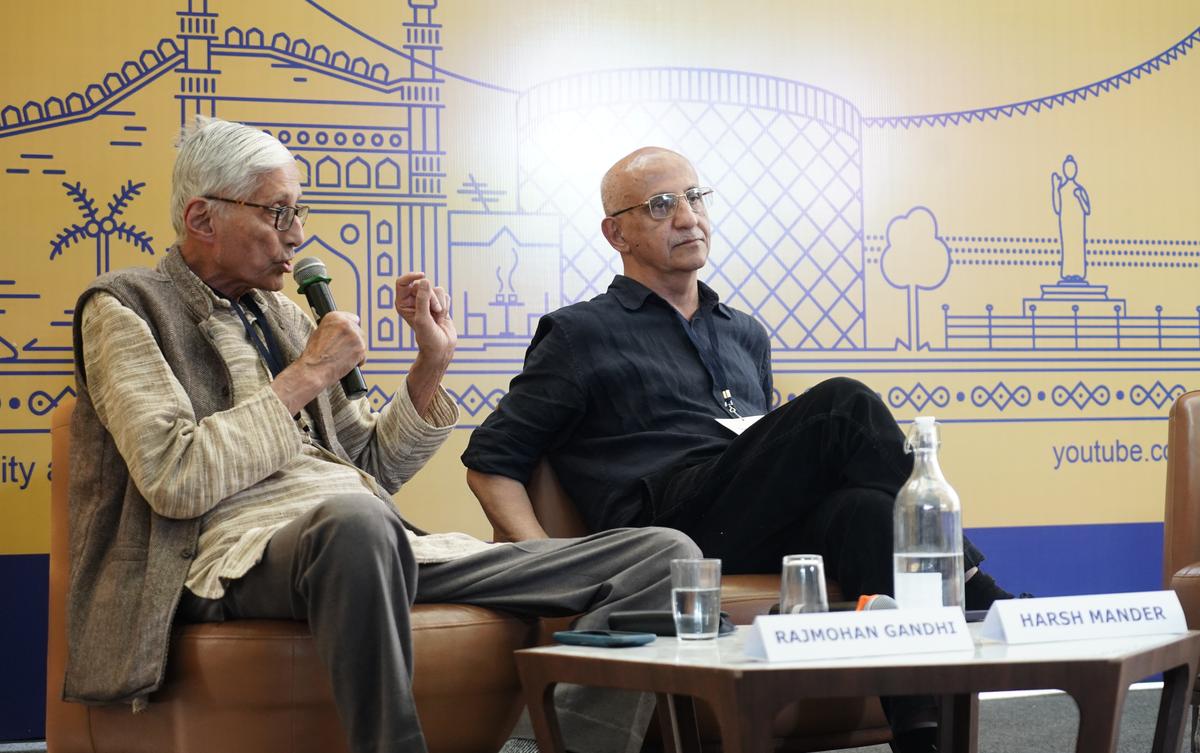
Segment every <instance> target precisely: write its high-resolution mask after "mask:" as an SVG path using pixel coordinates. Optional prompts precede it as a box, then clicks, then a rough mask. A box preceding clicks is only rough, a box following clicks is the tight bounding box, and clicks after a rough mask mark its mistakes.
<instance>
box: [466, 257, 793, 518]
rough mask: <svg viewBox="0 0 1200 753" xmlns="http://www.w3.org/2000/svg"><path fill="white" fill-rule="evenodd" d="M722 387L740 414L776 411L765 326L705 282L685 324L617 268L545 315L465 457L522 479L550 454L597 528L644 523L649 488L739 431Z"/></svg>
mask: <svg viewBox="0 0 1200 753" xmlns="http://www.w3.org/2000/svg"><path fill="white" fill-rule="evenodd" d="M689 330H690V333H689ZM714 344H715V348H714V347H713V346H714ZM719 378H720V381H723V382H724V383H718V380H719ZM725 389H728V390H729V391H730V393H731V397H732V400H733V403H734V405H735V407H736V409H737V411H738V413H740V414H741V415H743V416H748V415H759V414H764V413H766V412H767V411H768V410H770V405H771V399H772V385H771V348H770V343H769V341H768V339H767V334H766V331H765V330H764V328H763V326H762V325H761V324H760V323H759V322H758V321H756V320H755V319H753V318H751V317H750V316H748V315H746V314H743V313H742V312H740V311H735V310H734V309H731V308H729V307H728V306H726V305H725V304H723V303H721V302H720V301H719V299H718V297H717V294H716V293H715V292H713V290H712V289H711V288H709V287H708V286H707V285H705V284H704V283H700V307H699V309H698V310H697V311H696V314H695V315H694V316H693V317H692V320H691V322H688V321H687V320H685V319H684V318H683V317H682V316H681V315H680V314H679V312H677V311H676V310H675V309H674V308H673V307H672V306H671V305H670V304H669V303H667V302H666V301H665V300H663V299H662V298H660V297H659V296H658V295H657V294H655V293H653V292H652V291H650V289H649V288H647V287H645V286H644V285H642V284H640V283H638V282H635V281H634V280H632V279H630V278H628V277H625V276H623V275H617V276H616V277H615V278H614V279H613V282H612V284H611V285H609V287H608V291H607V292H605V293H603V294H601V295H599V296H596V297H595V298H593V299H592V300H590V301H585V302H582V303H576V304H573V305H571V306H567V307H565V308H562V309H559V310H558V311H555V312H553V313H551V314H547V315H546V316H544V317H542V319H541V321H540V322H539V323H538V328H537V332H536V333H535V334H534V336H533V341H532V342H531V343H530V345H529V350H528V351H526V353H525V367H524V369H523V370H522V371H521V373H520V374H518V375H517V376H516V377H514V378H513V380H512V384H511V385H510V386H509V392H508V394H507V395H505V397H504V398H503V399H502V400H501V401H500V404H499V406H498V407H497V408H496V411H495V412H494V413H492V415H490V416H489V417H488V418H487V420H486V421H484V422H483V424H482V425H481V426H480V427H479V428H478V429H476V430H475V432H474V433H473V434H472V436H471V441H470V444H469V445H468V446H467V450H466V452H464V453H463V456H462V461H463V464H464V465H466V466H467V467H468V468H472V469H474V470H476V471H480V472H482V473H490V474H497V475H501V476H507V477H508V478H512V479H515V480H517V481H519V482H521V483H523V484H524V483H527V482H528V480H529V475H530V473H532V471H533V468H534V466H536V465H537V463H538V461H539V460H540V459H541V458H542V456H543V455H548V456H549V459H550V463H551V465H552V466H553V467H554V470H555V472H556V473H557V475H558V477H559V480H560V481H561V482H562V485H563V487H564V489H566V491H567V493H568V494H569V495H570V496H571V499H572V500H574V501H575V504H576V506H577V507H578V508H579V512H580V514H581V515H582V516H583V519H584V522H585V523H587V525H588V527H589V528H590V529H591V530H594V531H595V530H603V529H608V528H615V527H620V526H624V525H630V524H635V523H644V522H646V521H647V520H648V510H647V509H646V504H647V502H648V500H647V494H650V496H651V497H653V496H654V491H655V490H656V489H657V488H660V487H661V484H662V483H663V481H664V479H665V478H668V477H669V476H670V475H671V474H672V473H674V472H675V471H677V470H678V469H680V468H683V467H687V466H689V465H693V464H695V463H698V462H701V461H703V460H707V459H708V458H711V457H713V456H715V455H718V454H720V453H721V452H722V451H723V450H724V449H725V447H726V446H727V445H728V444H729V442H730V441H731V440H732V439H733V437H734V434H733V433H732V432H731V431H729V430H728V429H726V428H725V427H723V426H721V425H719V424H718V423H717V422H716V421H714V420H713V419H716V418H728V417H729V416H730V414H729V413H728V412H726V410H725V408H724V400H723V399H722V395H721V393H722V390H725Z"/></svg>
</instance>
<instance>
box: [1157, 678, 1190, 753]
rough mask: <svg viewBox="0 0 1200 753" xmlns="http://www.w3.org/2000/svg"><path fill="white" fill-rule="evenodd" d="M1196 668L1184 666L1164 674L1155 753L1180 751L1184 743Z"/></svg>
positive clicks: (1159, 703)
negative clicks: (1186, 714) (1187, 708)
mask: <svg viewBox="0 0 1200 753" xmlns="http://www.w3.org/2000/svg"><path fill="white" fill-rule="evenodd" d="M1195 676H1196V672H1195V667H1194V666H1191V665H1188V664H1184V665H1182V666H1179V667H1175V668H1173V669H1168V670H1167V671H1165V672H1163V690H1162V698H1161V699H1160V700H1159V702H1158V725H1157V726H1156V727H1155V728H1154V747H1152V748H1151V750H1152V751H1154V753H1169V752H1170V751H1177V750H1179V747H1180V745H1181V744H1182V743H1183V728H1184V724H1183V718H1184V709H1185V708H1186V707H1187V699H1188V698H1189V697H1190V696H1191V685H1192V681H1193V679H1194V678H1195Z"/></svg>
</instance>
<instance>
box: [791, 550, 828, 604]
mask: <svg viewBox="0 0 1200 753" xmlns="http://www.w3.org/2000/svg"><path fill="white" fill-rule="evenodd" d="M828 611H829V597H828V596H826V594H825V560H824V558H823V557H821V555H819V554H789V555H787V556H786V557H784V558H783V571H782V577H781V578H780V583H779V613H780V614H800V613H802V612H828Z"/></svg>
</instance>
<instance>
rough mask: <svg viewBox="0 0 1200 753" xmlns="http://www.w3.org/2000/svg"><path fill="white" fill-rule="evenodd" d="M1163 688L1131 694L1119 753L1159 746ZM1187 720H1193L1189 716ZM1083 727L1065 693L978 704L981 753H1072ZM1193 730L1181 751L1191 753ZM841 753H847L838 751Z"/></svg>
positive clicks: (883, 750) (877, 749) (866, 751)
mask: <svg viewBox="0 0 1200 753" xmlns="http://www.w3.org/2000/svg"><path fill="white" fill-rule="evenodd" d="M1160 695H1161V690H1160V689H1158V688H1146V689H1135V690H1131V691H1130V692H1129V696H1128V698H1127V699H1126V701H1125V711H1124V714H1123V715H1122V716H1121V741H1120V744H1119V746H1118V747H1117V751H1118V753H1135V752H1136V753H1145V752H1146V751H1149V750H1150V746H1151V744H1152V743H1153V741H1154V725H1155V723H1156V722H1157V717H1158V699H1159V696H1160ZM1186 719H1188V720H1190V719H1191V713H1190V711H1189V713H1188V715H1187V716H1186ZM1078 727H1079V712H1078V711H1077V710H1076V708H1075V702H1074V701H1072V700H1071V699H1070V698H1069V697H1068V696H1066V695H1064V694H1062V693H1055V694H1053V695H1038V696H1027V697H1020V698H987V697H985V698H984V699H983V700H982V701H981V702H980V704H979V753H1072V752H1073V751H1074V750H1075V735H1076V733H1077V730H1078ZM1190 734H1191V726H1190V722H1189V726H1188V727H1187V728H1186V729H1185V730H1184V744H1183V747H1182V748H1181V750H1183V751H1187V750H1189V745H1188V736H1189V735H1190ZM838 753H845V752H844V751H839V752H838ZM853 753H890V750H889V748H888V747H887V746H886V745H883V746H879V745H875V746H871V747H869V748H855V749H853Z"/></svg>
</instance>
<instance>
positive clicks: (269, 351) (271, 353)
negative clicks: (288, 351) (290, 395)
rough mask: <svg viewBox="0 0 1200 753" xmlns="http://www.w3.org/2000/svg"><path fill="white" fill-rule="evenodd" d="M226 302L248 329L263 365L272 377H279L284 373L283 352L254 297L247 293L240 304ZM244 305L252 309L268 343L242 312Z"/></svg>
mask: <svg viewBox="0 0 1200 753" xmlns="http://www.w3.org/2000/svg"><path fill="white" fill-rule="evenodd" d="M226 300H228V301H229V305H230V306H231V307H232V308H233V310H234V312H236V313H237V315H238V318H239V319H241V320H242V326H243V327H245V328H246V334H247V335H248V336H249V337H250V342H251V343H253V344H254V349H255V350H257V351H258V355H259V356H261V357H262V360H263V363H265V364H266V365H267V368H268V369H270V370H271V376H272V377H277V376H279V373H280V372H281V371H283V366H284V360H285V359H284V357H283V351H282V350H280V348H279V343H278V342H276V341H275V333H274V332H272V331H271V325H270V324H268V323H267V318H266V317H265V316H263V312H262V309H260V308H259V307H258V304H257V303H255V302H254V298H253V296H251V295H250V294H249V293H247V294H246V295H244V296H242V298H241V301H240V303H239V301H235V300H233V299H232V298H227V299H226ZM242 305H245V307H246V308H248V309H250V313H252V314H254V318H255V319H256V320H257V321H258V326H259V327H261V328H262V332H263V337H265V338H266V343H263V338H260V337H259V336H258V330H257V329H256V328H255V327H254V325H253V324H251V323H250V320H249V319H247V318H246V312H245V311H243V310H242Z"/></svg>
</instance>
